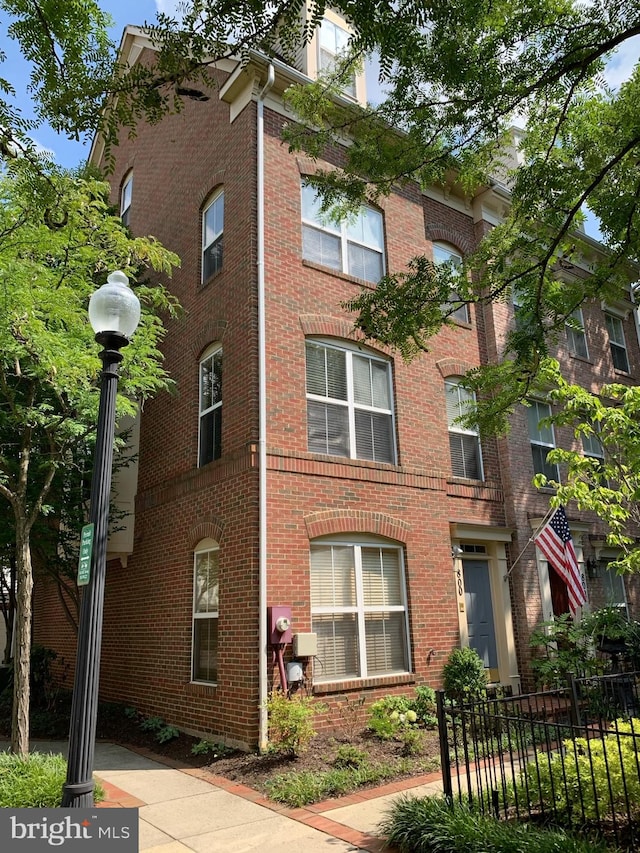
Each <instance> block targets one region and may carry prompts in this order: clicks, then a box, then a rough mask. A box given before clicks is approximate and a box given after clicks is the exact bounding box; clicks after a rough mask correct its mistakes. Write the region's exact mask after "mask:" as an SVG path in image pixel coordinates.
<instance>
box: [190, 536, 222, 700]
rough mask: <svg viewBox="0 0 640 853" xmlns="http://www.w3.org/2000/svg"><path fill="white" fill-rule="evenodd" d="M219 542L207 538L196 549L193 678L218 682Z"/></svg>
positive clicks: (212, 682) (213, 682) (211, 682)
mask: <svg viewBox="0 0 640 853" xmlns="http://www.w3.org/2000/svg"><path fill="white" fill-rule="evenodd" d="M218 556H219V548H218V543H217V542H215V541H214V540H213V539H203V540H202V541H201V542H199V543H198V545H197V547H196V549H195V552H194V560H193V563H194V569H193V643H192V648H193V654H192V668H191V678H192V680H193V681H205V682H207V683H209V684H215V683H216V682H217V680H218V590H219V571H218V563H219V561H218Z"/></svg>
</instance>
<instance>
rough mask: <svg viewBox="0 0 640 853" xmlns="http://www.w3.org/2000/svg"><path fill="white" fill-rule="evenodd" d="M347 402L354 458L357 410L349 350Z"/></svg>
mask: <svg viewBox="0 0 640 853" xmlns="http://www.w3.org/2000/svg"><path fill="white" fill-rule="evenodd" d="M346 357H347V402H348V405H349V455H350V456H351V458H352V459H356V458H357V456H358V453H357V450H356V412H355V405H354V402H355V393H354V389H353V354H352V353H351V352H349V351H348V350H347V352H346Z"/></svg>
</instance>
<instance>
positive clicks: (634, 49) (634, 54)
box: [604, 36, 640, 89]
mask: <svg viewBox="0 0 640 853" xmlns="http://www.w3.org/2000/svg"><path fill="white" fill-rule="evenodd" d="M639 58H640V36H634V37H633V38H631V39H628V40H627V41H625V42H624V43H623V44H622V45H621V47H620V49H619V50H617V51H616V53H614V55H613V56H612V57H611V59H610V60H609V62H608V63H607V67H606V68H605V70H604V77H605V80H606V81H607V83H608V84H609V86H611V88H612V89H619V88H620V86H621V84H622V83H624V82H625V80H628V79H629V77H630V76H631V72H632V71H633V69H634V67H635V66H636V65H637V63H638V59H639Z"/></svg>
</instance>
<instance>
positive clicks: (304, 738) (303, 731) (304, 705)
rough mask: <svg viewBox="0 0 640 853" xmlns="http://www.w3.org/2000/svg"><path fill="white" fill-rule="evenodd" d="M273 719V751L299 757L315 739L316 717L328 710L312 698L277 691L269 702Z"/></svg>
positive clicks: (270, 696) (269, 711) (271, 734)
mask: <svg viewBox="0 0 640 853" xmlns="http://www.w3.org/2000/svg"><path fill="white" fill-rule="evenodd" d="M264 704H265V707H266V709H267V714H268V717H269V752H275V753H277V754H279V755H289V756H296V755H300V753H302V752H304V751H305V750H306V749H307V747H308V746H309V743H310V742H311V739H312V738H313V737H315V734H316V732H315V729H314V728H313V715H314V714H315V713H318V712H320V711H323V710H325V706H324V705H320V704H318V703H317V702H314V700H313V698H312V697H310V696H301V695H300V694H296V695H295V696H292V697H291V698H289V697H288V696H286V694H284V693H281V692H279V691H275V690H274V691H273V692H272V693H270V694H269V697H268V698H267V700H266V701H265V703H264Z"/></svg>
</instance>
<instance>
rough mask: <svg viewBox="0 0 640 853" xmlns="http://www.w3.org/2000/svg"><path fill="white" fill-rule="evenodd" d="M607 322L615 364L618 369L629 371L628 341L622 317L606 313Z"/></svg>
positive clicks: (610, 347)
mask: <svg viewBox="0 0 640 853" xmlns="http://www.w3.org/2000/svg"><path fill="white" fill-rule="evenodd" d="M604 316H605V320H606V323H607V332H608V333H609V349H610V350H611V358H612V359H613V366H614V367H615V369H616V370H623V371H624V372H625V373H628V372H629V358H628V356H627V343H626V341H625V337H624V328H623V326H622V320H621V319H620V317H616V316H615V314H605V315H604Z"/></svg>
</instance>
